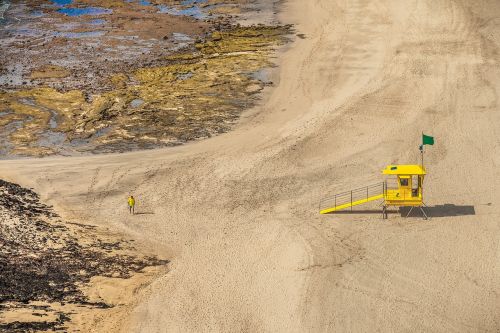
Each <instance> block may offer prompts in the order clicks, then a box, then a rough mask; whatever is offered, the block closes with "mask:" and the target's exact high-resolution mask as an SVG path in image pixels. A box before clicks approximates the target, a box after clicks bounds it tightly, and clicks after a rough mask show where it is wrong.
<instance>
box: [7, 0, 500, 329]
mask: <svg viewBox="0 0 500 333" xmlns="http://www.w3.org/2000/svg"><path fill="white" fill-rule="evenodd" d="M279 18H280V21H281V22H282V23H283V24H293V26H294V29H295V31H296V32H297V34H301V36H302V37H303V38H297V39H296V40H294V41H293V42H292V43H291V44H290V45H289V46H288V47H287V48H286V50H285V51H283V52H282V53H281V54H279V58H278V59H279V70H278V71H276V72H275V73H274V74H273V75H274V76H275V77H273V78H271V79H272V81H273V82H275V85H274V87H273V88H272V89H268V88H266V90H265V92H264V94H265V97H264V100H263V101H262V102H261V103H260V105H259V106H257V107H256V108H254V109H252V110H250V111H247V112H245V113H243V114H242V117H241V119H240V120H239V122H238V124H237V125H236V126H235V128H233V130H232V131H229V132H227V133H224V134H221V135H219V136H216V137H213V138H210V139H207V140H203V141H198V142H191V143H188V144H186V145H182V146H178V147H172V148H165V149H157V150H150V151H137V152H128V153H123V154H103V155H94V156H77V157H47V158H42V159H17V160H6V161H1V162H0V175H1V177H0V178H2V179H5V180H7V181H12V182H16V183H18V184H21V185H22V186H23V187H26V188H33V189H34V191H36V192H37V193H39V194H40V195H41V199H42V200H44V202H46V203H48V204H50V205H53V206H54V210H55V211H56V212H57V213H58V214H59V215H60V216H61V217H62V219H64V220H68V221H75V222H78V223H83V224H92V225H96V226H99V227H103V228H109V229H110V230H113V231H115V232H119V233H121V234H123V235H126V237H128V238H130V239H134V240H135V246H136V247H137V248H140V249H141V250H143V251H146V252H148V253H152V254H154V255H157V256H159V257H161V258H166V259H168V261H169V264H168V271H164V272H162V273H155V275H154V276H153V277H154V278H151V276H149V277H147V281H148V282H147V284H142V285H141V287H140V288H138V289H134V290H132V291H130V293H126V294H122V291H121V289H120V288H116V284H115V283H113V282H112V280H106V283H102V284H100V285H99V284H98V283H97V284H96V285H97V286H100V287H99V288H98V289H97V291H95V292H97V293H100V296H101V297H102V298H103V299H114V300H115V301H116V299H117V298H118V299H119V297H120V296H121V297H123V298H127V299H126V301H125V300H117V301H116V303H117V304H120V303H124V304H126V306H125V305H124V306H121V307H118V308H115V309H114V310H113V311H110V312H106V311H103V312H102V313H101V314H100V315H95V316H90V317H85V314H82V315H81V316H82V317H78V313H76V314H75V315H74V316H73V319H72V323H73V324H74V325H77V324H78V323H79V322H80V323H82V322H84V323H85V325H84V326H80V328H81V329H82V330H83V331H87V332H240V331H243V332H401V331H403V332H416V331H418V332H498V331H499V330H500V296H499V291H500V265H499V261H500V224H499V221H500V208H499V207H500V200H499V199H498V198H499V197H498V195H496V189H497V188H498V187H499V186H500V182H499V180H500V157H499V156H500V148H499V147H500V139H499V138H500V126H499V124H500V112H499V105H498V96H499V94H500V79H499V78H500V66H499V61H500V30H499V28H498V22H499V20H500V3H499V2H498V1H495V0H485V1H480V2H477V1H451V0H439V1H436V0H422V1H418V2H403V1H396V0H392V1H391V0H373V1H368V0H359V1H349V2H345V1H330V0H314V1H301V0H288V1H285V2H283V4H282V8H281V12H280V14H279ZM422 131H424V132H425V133H427V134H429V135H433V136H434V137H435V138H436V144H435V145H434V146H432V147H429V148H428V149H427V148H426V149H427V151H426V155H425V165H426V168H427V172H428V176H427V178H426V183H425V188H426V189H425V191H426V199H425V201H426V204H427V205H428V206H429V213H430V215H431V219H429V220H423V219H421V218H420V217H418V216H417V217H409V218H404V217H402V216H401V214H399V213H398V212H396V211H395V212H392V213H390V214H389V218H388V219H387V220H383V219H382V218H381V214H380V207H379V206H378V205H377V204H373V205H368V206H361V208H360V210H358V211H357V212H356V211H355V212H354V213H353V214H336V215H335V214H332V215H319V212H318V202H319V200H320V199H321V198H322V197H323V196H327V195H331V194H334V193H337V192H341V191H343V190H349V189H351V188H356V187H360V186H363V185H366V184H370V183H373V182H377V181H381V180H382V175H381V170H382V169H383V168H384V167H385V166H386V165H389V164H398V163H399V164H412V163H418V161H419V159H420V153H419V150H418V146H419V144H420V140H421V133H422ZM130 193H133V194H134V196H135V197H136V199H137V207H136V211H137V213H138V214H137V215H133V216H132V215H130V214H129V213H128V211H127V209H126V198H127V196H128V195H129V194H130ZM145 279H146V278H145ZM116 280H117V281H120V279H116ZM68 325H71V323H68ZM75 327H76V326H75ZM82 327H83V328H82Z"/></svg>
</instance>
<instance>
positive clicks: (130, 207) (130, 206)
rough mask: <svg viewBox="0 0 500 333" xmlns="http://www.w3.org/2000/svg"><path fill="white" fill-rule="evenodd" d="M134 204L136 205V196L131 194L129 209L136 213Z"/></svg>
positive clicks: (131, 212)
mask: <svg viewBox="0 0 500 333" xmlns="http://www.w3.org/2000/svg"><path fill="white" fill-rule="evenodd" d="M134 206H135V199H134V196H133V195H131V196H130V197H128V210H129V212H130V214H134V213H135V211H134Z"/></svg>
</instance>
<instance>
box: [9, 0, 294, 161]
mask: <svg viewBox="0 0 500 333" xmlns="http://www.w3.org/2000/svg"><path fill="white" fill-rule="evenodd" d="M58 3H59V4H58ZM62 3H64V5H62ZM66 3H68V4H66ZM141 3H145V4H141ZM278 3H279V2H278V1H271V5H270V4H269V3H268V4H265V1H264V2H263V1H260V0H255V1H238V0H198V1H151V2H135V1H131V2H125V1H124V0H123V1H118V0H117V1H103V2H100V4H99V6H100V7H99V8H100V11H99V10H97V9H96V7H90V6H91V4H92V2H89V1H87V0H80V1H63V2H57V1H53V4H52V5H51V4H50V2H49V4H47V2H46V1H26V2H22V3H20V4H17V5H15V6H14V5H13V6H11V8H9V9H8V10H7V11H6V14H5V17H6V23H4V25H3V28H1V29H0V37H1V39H2V42H1V43H0V51H1V52H2V53H3V54H5V55H7V56H6V57H4V59H3V60H2V61H0V128H1V129H2V134H1V135H0V155H3V156H7V157H9V156H11V157H12V156H47V155H55V154H57V155H77V154H86V153H103V152H122V151H128V150H135V149H149V148H156V147H162V146H171V145H178V144H182V143H185V142H187V141H191V140H197V139H202V138H207V137H210V136H213V135H217V134H219V133H223V132H226V131H228V130H229V129H230V128H231V126H232V124H234V122H235V121H236V120H237V119H238V117H239V115H240V114H241V112H242V111H244V110H246V109H248V108H250V107H252V106H254V105H255V104H256V103H257V101H258V100H259V92H260V91H261V90H262V89H263V88H264V87H265V86H266V85H271V84H272V82H270V80H268V79H267V78H266V77H265V75H261V73H263V71H264V70H265V69H266V68H269V67H273V63H272V61H271V57H272V54H273V52H275V50H276V48H277V47H279V46H281V45H283V44H284V43H286V42H287V41H288V38H289V37H288V36H289V35H290V33H291V31H292V29H291V27H290V26H282V25H279V24H278V23H277V22H275V21H272V20H269V19H265V18H266V17H272V14H269V13H268V14H266V13H263V11H267V12H270V13H274V11H275V10H276V6H278ZM90 9H92V11H90ZM85 10H89V11H90V13H85V12H84V11H85ZM82 11H83V13H84V14H81V15H80V14H78V15H73V13H75V12H76V13H81V12H82ZM258 16H262V17H263V19H262V20H261V21H260V22H259V20H258V19H256V17H258ZM245 22H246V23H248V25H245V24H242V23H245ZM257 22H259V23H260V24H256V23H257ZM262 22H264V23H262ZM21 54H22V55H23V56H22V57H20V55H21ZM41 55H43V56H41ZM89 55H91V56H90V57H89Z"/></svg>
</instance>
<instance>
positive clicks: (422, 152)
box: [420, 132, 424, 169]
mask: <svg viewBox="0 0 500 333" xmlns="http://www.w3.org/2000/svg"><path fill="white" fill-rule="evenodd" d="M423 137H424V132H422V138H423ZM420 155H421V156H422V169H423V168H424V140H423V139H422V149H421V150H420Z"/></svg>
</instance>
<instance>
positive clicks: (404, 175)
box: [319, 165, 428, 219]
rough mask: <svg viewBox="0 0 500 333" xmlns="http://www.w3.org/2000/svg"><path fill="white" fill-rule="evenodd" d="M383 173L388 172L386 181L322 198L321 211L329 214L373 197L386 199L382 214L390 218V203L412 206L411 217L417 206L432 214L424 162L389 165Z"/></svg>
mask: <svg viewBox="0 0 500 333" xmlns="http://www.w3.org/2000/svg"><path fill="white" fill-rule="evenodd" d="M382 174H383V175H386V176H388V177H387V178H386V179H385V180H384V181H383V182H380V183H377V184H373V185H369V186H364V187H360V188H357V189H355V190H352V191H347V192H343V193H338V194H335V195H334V196H332V197H329V198H325V199H323V200H321V202H320V205H319V209H320V214H329V213H334V212H339V211H342V210H346V209H350V210H351V211H352V207H354V206H358V205H362V204H365V203H368V202H371V201H376V200H383V202H382V217H383V218H387V209H388V207H391V206H395V207H410V211H409V212H408V214H407V215H406V217H408V216H409V215H410V214H411V212H412V211H413V209H414V208H418V209H420V211H421V212H422V214H423V216H424V218H425V219H427V218H428V216H427V214H426V212H425V210H424V207H426V206H425V203H424V189H423V184H424V177H425V175H426V172H425V168H424V167H423V166H422V165H388V166H387V167H386V168H385V169H384V170H382Z"/></svg>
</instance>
